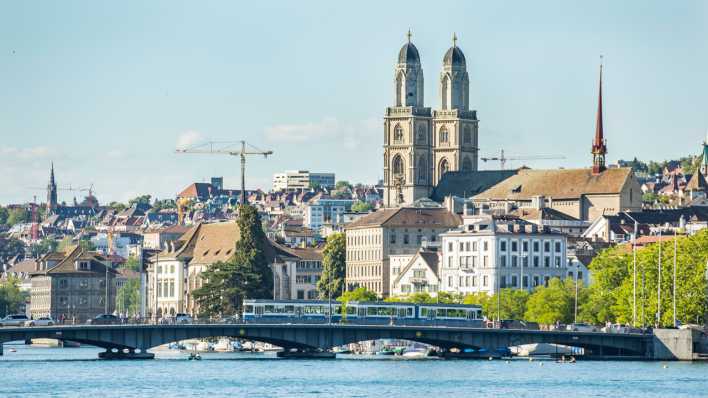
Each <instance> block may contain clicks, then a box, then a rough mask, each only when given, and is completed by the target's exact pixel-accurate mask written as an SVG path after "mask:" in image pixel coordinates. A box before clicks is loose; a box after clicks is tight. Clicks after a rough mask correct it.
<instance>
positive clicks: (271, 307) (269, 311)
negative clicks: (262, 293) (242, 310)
mask: <svg viewBox="0 0 708 398" xmlns="http://www.w3.org/2000/svg"><path fill="white" fill-rule="evenodd" d="M263 312H266V313H271V314H272V313H273V306H272V305H266V306H265V309H264V310H263Z"/></svg>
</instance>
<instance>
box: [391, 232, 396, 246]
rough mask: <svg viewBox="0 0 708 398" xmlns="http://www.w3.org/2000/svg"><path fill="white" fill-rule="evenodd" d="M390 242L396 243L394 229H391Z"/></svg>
mask: <svg viewBox="0 0 708 398" xmlns="http://www.w3.org/2000/svg"><path fill="white" fill-rule="evenodd" d="M391 243H392V244H396V231H391Z"/></svg>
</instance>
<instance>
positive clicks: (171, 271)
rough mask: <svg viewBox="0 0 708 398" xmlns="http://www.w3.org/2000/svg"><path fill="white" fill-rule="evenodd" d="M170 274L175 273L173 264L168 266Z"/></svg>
mask: <svg viewBox="0 0 708 398" xmlns="http://www.w3.org/2000/svg"><path fill="white" fill-rule="evenodd" d="M170 273H171V274H174V273H175V265H174V264H171V265H170Z"/></svg>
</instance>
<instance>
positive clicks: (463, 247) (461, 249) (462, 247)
mask: <svg viewBox="0 0 708 398" xmlns="http://www.w3.org/2000/svg"><path fill="white" fill-rule="evenodd" d="M464 250H465V244H464V243H462V242H460V251H464Z"/></svg>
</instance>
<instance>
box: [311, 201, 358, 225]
mask: <svg viewBox="0 0 708 398" xmlns="http://www.w3.org/2000/svg"><path fill="white" fill-rule="evenodd" d="M353 203H354V200H352V199H325V198H320V199H317V200H316V201H314V202H312V203H308V204H306V205H305V212H304V218H303V226H305V227H307V228H310V229H312V230H314V231H319V230H320V228H322V227H323V226H325V225H332V226H337V225H341V224H343V223H344V213H346V212H349V211H351V209H352V204H353Z"/></svg>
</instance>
